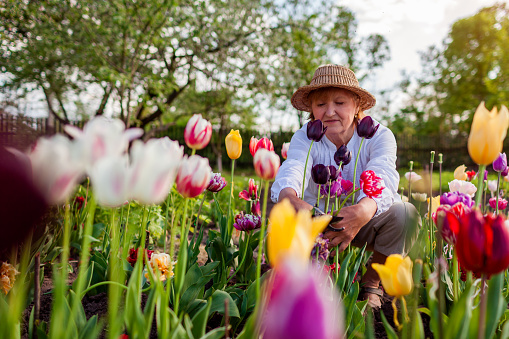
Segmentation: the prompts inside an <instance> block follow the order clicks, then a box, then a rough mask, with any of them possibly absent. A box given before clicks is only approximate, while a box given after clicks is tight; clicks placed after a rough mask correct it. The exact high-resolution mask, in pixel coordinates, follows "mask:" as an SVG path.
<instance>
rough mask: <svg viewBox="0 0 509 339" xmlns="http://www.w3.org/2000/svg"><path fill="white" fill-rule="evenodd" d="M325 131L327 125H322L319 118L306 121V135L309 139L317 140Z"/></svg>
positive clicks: (320, 138)
mask: <svg viewBox="0 0 509 339" xmlns="http://www.w3.org/2000/svg"><path fill="white" fill-rule="evenodd" d="M325 131H327V127H324V126H323V123H322V121H321V120H320V119H317V120H313V121H310V122H308V125H307V136H308V139H309V140H313V141H316V142H319V141H320V140H322V138H323V136H324V135H325Z"/></svg>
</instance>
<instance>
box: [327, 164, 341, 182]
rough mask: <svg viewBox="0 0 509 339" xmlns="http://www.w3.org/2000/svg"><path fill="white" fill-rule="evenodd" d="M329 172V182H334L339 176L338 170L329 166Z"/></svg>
mask: <svg viewBox="0 0 509 339" xmlns="http://www.w3.org/2000/svg"><path fill="white" fill-rule="evenodd" d="M329 172H330V178H329V181H334V180H336V179H337V178H338V176H339V175H340V174H341V172H340V171H339V169H338V168H336V166H334V165H330V166H329Z"/></svg>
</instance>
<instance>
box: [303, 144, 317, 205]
mask: <svg viewBox="0 0 509 339" xmlns="http://www.w3.org/2000/svg"><path fill="white" fill-rule="evenodd" d="M314 142H315V141H314V140H311V145H309V150H308V156H307V157H306V164H305V165H304V176H303V178H302V194H301V195H300V198H301V199H302V200H304V190H305V187H306V185H305V184H306V171H307V169H308V160H309V154H310V153H311V148H313V143H314Z"/></svg>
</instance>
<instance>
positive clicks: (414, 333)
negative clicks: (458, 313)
mask: <svg viewBox="0 0 509 339" xmlns="http://www.w3.org/2000/svg"><path fill="white" fill-rule="evenodd" d="M411 326H412V328H411V329H410V330H411V334H410V338H424V326H423V324H422V318H421V314H420V313H419V312H418V311H417V310H416V311H415V313H414V315H413V317H412V321H411ZM446 338H447V336H446Z"/></svg>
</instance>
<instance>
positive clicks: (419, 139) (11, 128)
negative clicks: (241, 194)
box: [0, 113, 509, 170]
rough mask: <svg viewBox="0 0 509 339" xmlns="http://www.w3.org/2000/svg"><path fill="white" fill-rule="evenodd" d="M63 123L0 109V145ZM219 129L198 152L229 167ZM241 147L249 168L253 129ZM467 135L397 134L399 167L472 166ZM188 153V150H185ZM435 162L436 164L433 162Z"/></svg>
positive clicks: (241, 163)
mask: <svg viewBox="0 0 509 339" xmlns="http://www.w3.org/2000/svg"><path fill="white" fill-rule="evenodd" d="M72 124H73V125H75V126H78V127H83V124H84V122H83V121H74V122H72ZM62 132H63V125H62V124H60V122H59V121H58V120H55V121H53V122H51V121H50V119H48V118H31V117H23V116H13V115H10V114H6V113H0V145H7V146H11V147H15V148H18V149H21V150H26V149H27V148H28V147H29V146H30V145H31V144H32V143H33V142H34V141H35V140H36V139H37V138H38V137H40V136H48V135H52V134H55V133H62ZM224 134H225V133H223V134H221V133H219V132H214V133H213V134H212V140H211V143H213V144H214V145H212V144H211V145H209V146H208V147H206V148H205V149H203V150H200V151H198V152H197V153H198V154H200V155H202V156H205V157H207V158H208V159H210V163H211V166H212V167H213V168H215V169H217V168H218V162H222V164H223V166H226V168H228V167H229V163H230V161H229V159H228V157H227V155H226V151H225V148H224V137H225V135H224ZM240 134H241V136H242V140H243V141H244V142H243V149H242V155H241V157H240V158H239V159H238V160H237V161H236V164H237V166H238V167H241V168H251V167H252V161H253V159H252V156H251V154H250V153H249V140H250V139H251V136H256V137H261V136H260V135H259V132H258V131H256V130H241V131H240ZM292 135H293V133H291V132H284V131H278V132H272V133H270V134H269V135H265V136H267V137H270V138H271V139H272V141H273V143H274V149H275V151H276V153H278V154H281V146H282V145H283V143H284V142H289V141H290V139H291V137H292ZM163 136H168V137H169V138H170V139H172V140H178V141H179V142H180V144H182V145H183V144H184V127H181V126H172V127H170V128H169V129H168V130H166V131H164V132H160V133H159V134H158V135H157V137H163ZM467 137H468V136H467V135H457V136H452V135H448V134H442V135H425V136H422V135H408V134H397V135H396V140H397V143H398V161H397V166H398V168H406V167H408V162H409V161H410V160H412V161H414V163H415V165H414V168H416V169H419V168H423V167H424V166H426V165H427V164H428V163H429V160H430V151H432V150H434V151H435V152H436V156H435V164H436V163H437V160H438V153H443V155H444V163H443V168H444V169H447V170H453V169H454V168H456V167H457V166H458V165H461V164H465V165H467V166H468V167H469V168H475V166H474V164H473V162H472V160H471V159H470V157H469V155H468V150H467ZM504 146H505V147H504V149H509V148H508V147H509V138H506V142H505V145H504ZM188 153H189V152H188ZM435 166H436V165H435Z"/></svg>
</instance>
